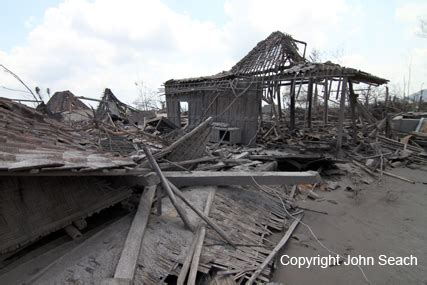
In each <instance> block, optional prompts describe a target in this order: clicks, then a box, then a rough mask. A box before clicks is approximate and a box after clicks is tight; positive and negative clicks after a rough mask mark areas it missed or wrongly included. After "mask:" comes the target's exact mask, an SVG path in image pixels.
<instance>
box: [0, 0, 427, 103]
mask: <svg viewBox="0 0 427 285" xmlns="http://www.w3.org/2000/svg"><path fill="white" fill-rule="evenodd" d="M0 1H1V4H2V5H1V7H2V12H1V17H0V34H1V36H2V37H1V38H2V40H1V41H0V64H3V65H4V66H6V67H7V68H9V69H10V70H12V71H13V72H15V73H16V74H18V75H19V76H20V77H21V79H22V80H23V81H24V82H26V83H27V85H28V86H30V87H31V88H35V87H36V86H38V87H40V89H41V90H42V93H45V90H46V88H49V89H50V90H51V91H52V93H53V92H55V91H62V90H70V91H72V92H73V93H74V94H75V95H78V96H86V97H92V98H99V97H100V96H101V95H102V92H103V90H104V89H105V88H107V87H108V88H110V89H112V91H113V92H114V93H115V94H116V96H117V97H118V98H120V99H121V100H122V101H124V102H126V103H132V102H133V101H134V100H135V99H136V98H137V97H138V89H137V86H136V84H135V82H139V83H141V82H142V83H143V85H144V86H145V87H147V88H150V89H153V90H158V89H159V88H160V87H161V85H162V84H163V83H164V82H165V81H167V80H169V79H171V78H174V79H179V78H185V77H194V76H201V75H210V74H215V73H218V72H220V71H223V70H228V69H230V68H231V67H232V66H233V65H234V64H235V63H236V62H237V61H239V60H240V59H241V58H242V57H243V56H245V55H246V54H247V53H248V52H249V51H250V50H251V49H252V48H253V47H254V46H255V45H256V44H257V43H258V42H259V41H261V40H263V39H265V38H266V37H267V36H268V35H269V34H271V33H272V32H274V31H277V30H279V31H282V32H285V33H288V34H291V35H292V36H293V37H294V38H295V39H299V40H302V41H305V42H307V43H308V53H310V52H311V51H312V50H314V49H315V50H318V51H320V54H321V57H322V60H323V61H327V60H330V61H332V62H336V63H339V64H342V65H344V66H348V67H354V68H357V69H361V70H363V71H366V72H369V73H372V74H375V75H377V76H380V77H383V78H387V79H389V80H390V83H389V86H390V89H391V90H392V91H394V92H396V91H398V90H399V89H400V90H403V86H404V81H405V82H408V78H410V82H409V83H410V84H409V89H410V93H413V92H416V91H418V90H420V88H421V87H423V88H426V87H427V38H422V37H420V36H419V32H420V28H419V27H420V25H419V19H421V18H426V19H427V1H425V0H419V1H418V0H407V1H400V0H379V1H368V0H359V1H356V0H325V1H304V0H300V1H289V0H262V1H258V0H210V1H196V0H188V1H185V0H121V1H116V0H39V1H31V0H28V1H23V0H15V1H12V0H0ZM409 71H410V73H411V75H410V76H409ZM424 82H425V85H424ZM406 84H407V83H406ZM139 86H141V84H139ZM406 86H407V85H406ZM6 88H8V89H6ZM9 89H18V90H23V89H24V88H23V86H22V85H20V83H19V82H17V81H16V79H14V78H13V77H12V76H10V74H8V73H6V72H3V71H1V70H0V96H1V97H8V98H21V99H31V97H30V95H29V94H26V93H22V92H16V91H11V90H9ZM45 96H46V95H45Z"/></svg>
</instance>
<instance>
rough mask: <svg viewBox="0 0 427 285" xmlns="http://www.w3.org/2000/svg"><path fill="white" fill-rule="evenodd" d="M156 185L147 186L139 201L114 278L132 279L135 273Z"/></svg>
mask: <svg viewBox="0 0 427 285" xmlns="http://www.w3.org/2000/svg"><path fill="white" fill-rule="evenodd" d="M156 188H157V186H156V185H153V186H147V187H146V188H145V189H144V193H143V194H142V196H141V200H140V201H139V205H138V210H137V211H136V214H135V217H134V219H133V221H132V225H131V227H130V230H129V233H128V236H127V238H126V242H125V245H124V247H123V251H122V254H121V256H120V259H119V263H118V264H117V267H116V271H115V273H114V278H117V279H125V280H132V279H133V276H134V274H135V268H136V263H137V261H138V256H139V251H140V249H141V244H142V239H143V237H144V232H145V228H146V226H147V224H148V219H149V217H150V212H151V206H152V204H153V198H154V194H155V193H156Z"/></svg>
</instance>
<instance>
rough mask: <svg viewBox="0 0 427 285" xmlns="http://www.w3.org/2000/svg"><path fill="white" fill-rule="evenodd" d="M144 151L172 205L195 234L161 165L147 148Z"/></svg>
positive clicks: (144, 147) (143, 148)
mask: <svg viewBox="0 0 427 285" xmlns="http://www.w3.org/2000/svg"><path fill="white" fill-rule="evenodd" d="M142 150H143V151H144V153H145V155H146V156H147V158H148V161H149V163H150V165H151V166H152V168H153V170H154V171H155V172H156V173H157V175H158V176H159V178H160V181H161V184H162V186H163V189H164V190H165V191H166V194H168V196H169V199H170V200H171V202H172V205H173V206H174V207H175V209H176V211H177V212H178V215H179V216H180V217H181V219H182V221H183V222H184V225H185V226H186V227H187V228H188V229H190V230H191V231H193V232H194V227H193V225H192V224H191V223H190V220H189V219H188V217H187V213H186V212H185V209H184V208H182V207H181V205H179V204H178V203H177V201H176V198H175V195H174V193H173V192H172V189H171V187H170V186H169V183H168V181H167V180H166V178H165V176H164V175H163V173H162V171H161V170H160V167H159V165H158V164H157V162H156V160H155V159H154V157H153V155H152V154H151V151H150V150H149V149H148V148H147V147H146V146H143V147H142Z"/></svg>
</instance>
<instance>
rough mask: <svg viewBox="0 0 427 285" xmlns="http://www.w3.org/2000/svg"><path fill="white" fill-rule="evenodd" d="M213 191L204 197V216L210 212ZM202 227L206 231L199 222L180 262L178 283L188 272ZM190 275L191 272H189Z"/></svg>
mask: <svg viewBox="0 0 427 285" xmlns="http://www.w3.org/2000/svg"><path fill="white" fill-rule="evenodd" d="M215 191H216V189H213V190H212V191H210V192H209V194H208V197H207V199H206V204H205V208H204V210H203V213H205V214H206V216H208V215H209V212H210V209H211V206H212V202H213V196H215ZM202 227H204V228H205V233H206V226H205V225H202V224H199V225H198V227H197V232H196V234H195V235H194V237H193V241H192V243H191V246H190V248H189V250H188V252H187V256H186V257H185V260H184V263H183V264H182V268H181V271H180V272H179V275H178V281H177V284H178V285H183V284H184V282H185V279H186V277H187V274H188V270H189V269H190V265H192V264H193V263H192V260H194V254H195V249H196V247H197V246H198V245H199V243H200V241H199V240H200V235H201V234H202ZM203 239H204V234H203ZM196 272H197V271H196ZM190 273H191V271H190ZM190 276H191V274H190ZM187 284H190V278H189V279H188V282H187Z"/></svg>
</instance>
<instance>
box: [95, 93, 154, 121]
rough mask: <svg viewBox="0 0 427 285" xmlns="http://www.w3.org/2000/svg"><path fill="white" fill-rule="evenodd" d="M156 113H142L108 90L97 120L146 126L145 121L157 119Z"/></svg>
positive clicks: (99, 106)
mask: <svg viewBox="0 0 427 285" xmlns="http://www.w3.org/2000/svg"><path fill="white" fill-rule="evenodd" d="M155 117H156V114H155V112H154V111H142V110H137V109H135V108H133V107H132V106H129V105H127V104H125V103H123V102H121V101H120V100H119V99H117V97H116V96H115V95H114V94H113V92H112V91H111V89H109V88H106V89H105V91H104V95H103V96H102V98H101V101H100V102H99V105H98V108H97V110H96V118H97V120H101V121H107V122H111V121H113V122H114V121H122V122H123V123H125V124H131V125H144V122H145V120H147V119H152V118H155Z"/></svg>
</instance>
